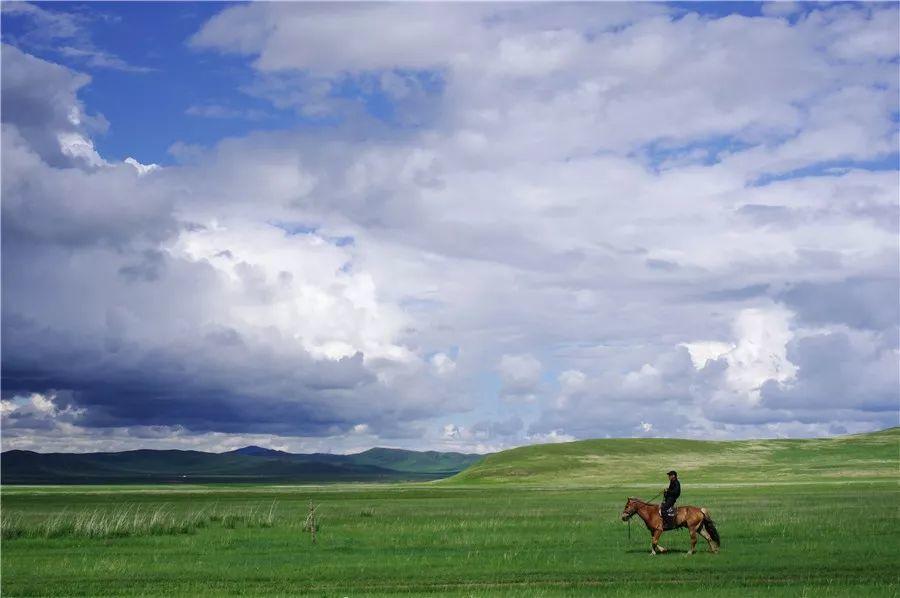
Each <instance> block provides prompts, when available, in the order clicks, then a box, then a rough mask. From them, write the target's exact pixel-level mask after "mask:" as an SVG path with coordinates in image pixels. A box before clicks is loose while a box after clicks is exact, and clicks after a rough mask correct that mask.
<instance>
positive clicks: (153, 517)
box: [0, 501, 276, 540]
mask: <svg viewBox="0 0 900 598" xmlns="http://www.w3.org/2000/svg"><path fill="white" fill-rule="evenodd" d="M275 507H276V503H275V502H274V501H273V502H272V504H271V505H269V507H268V508H262V509H261V508H260V507H259V506H258V505H251V506H250V507H247V508H244V509H229V510H225V511H223V510H219V508H218V505H213V507H212V508H210V509H207V508H202V509H200V510H197V511H188V512H172V511H170V510H169V509H168V508H167V507H166V506H165V505H160V506H156V507H151V508H146V507H145V508H141V507H136V506H132V505H126V506H123V507H121V508H117V509H113V510H102V509H93V510H87V511H69V510H65V509H64V510H63V511H60V512H59V513H54V514H53V515H50V516H49V517H45V518H43V519H39V520H29V519H26V518H25V517H24V516H23V515H22V514H21V513H7V512H4V513H2V515H0V537H2V539H3V540H14V539H17V538H48V539H49V538H65V537H71V538H124V537H128V536H174V535H180V534H192V533H194V532H196V531H197V530H198V529H202V528H205V527H208V526H209V525H210V524H213V523H221V525H222V527H224V528H226V529H234V528H237V527H246V528H254V527H263V528H267V527H273V526H274V525H275Z"/></svg>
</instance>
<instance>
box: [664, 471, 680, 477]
mask: <svg viewBox="0 0 900 598" xmlns="http://www.w3.org/2000/svg"><path fill="white" fill-rule="evenodd" d="M666 475H673V476H675V477H676V478H677V477H678V472H677V471H675V470H674V469H673V470H672V471H670V472H669V473H667V474H666Z"/></svg>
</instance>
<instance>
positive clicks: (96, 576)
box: [0, 430, 900, 596]
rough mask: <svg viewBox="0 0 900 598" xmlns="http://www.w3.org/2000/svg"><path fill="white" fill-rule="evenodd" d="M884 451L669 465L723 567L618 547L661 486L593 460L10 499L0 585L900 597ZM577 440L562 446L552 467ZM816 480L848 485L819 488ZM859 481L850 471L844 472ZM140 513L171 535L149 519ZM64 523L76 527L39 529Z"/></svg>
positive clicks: (121, 590) (179, 591)
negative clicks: (756, 468)
mask: <svg viewBox="0 0 900 598" xmlns="http://www.w3.org/2000/svg"><path fill="white" fill-rule="evenodd" d="M897 440H898V436H897V431H896V430H893V431H888V432H885V433H881V434H880V435H868V436H864V437H856V438H855V439H854V438H851V439H842V440H841V441H840V442H842V443H843V448H841V449H836V448H835V446H831V445H828V446H825V447H822V446H820V447H819V449H818V450H817V449H815V448H813V449H811V450H809V451H807V452H804V451H802V450H800V449H797V450H794V451H793V452H792V453H791V454H790V455H785V454H780V453H779V454H780V457H779V458H778V459H776V461H777V462H779V463H780V465H779V467H786V468H788V469H790V468H792V467H795V468H799V467H800V466H801V465H802V462H803V461H804V460H805V461H807V466H808V468H809V469H810V470H812V474H811V475H809V476H807V475H801V474H799V473H798V475H797V476H795V477H794V478H792V477H791V476H788V475H785V476H781V477H778V478H773V479H770V480H763V479H754V478H755V476H754V475H748V476H747V477H748V478H750V481H749V482H740V481H737V480H735V478H741V477H742V476H741V474H740V473H734V474H733V476H732V477H730V478H728V479H726V480H723V481H716V480H715V477H714V476H712V475H704V470H703V468H702V467H699V469H696V470H692V469H691V467H686V468H683V470H684V472H685V473H683V474H682V478H683V485H684V494H683V496H682V499H681V500H680V501H679V503H680V504H694V505H698V506H706V507H708V508H709V509H710V511H711V513H712V515H713V517H714V518H715V519H716V522H717V524H718V528H719V531H720V532H721V534H722V540H723V546H722V551H721V552H720V553H719V554H718V555H713V554H709V553H707V552H701V553H700V554H698V555H695V556H692V557H688V558H685V557H684V556H683V551H684V550H685V549H686V548H687V546H688V535H687V532H685V531H676V532H668V533H666V534H664V535H663V539H662V544H663V545H664V546H667V547H669V548H670V549H672V552H671V553H669V554H667V555H660V556H653V557H651V556H649V554H648V551H649V536H648V534H647V532H646V530H644V529H642V527H641V526H640V522H639V521H637V520H636V521H634V523H633V524H632V529H631V539H630V540H629V538H628V535H627V531H628V526H627V525H626V524H625V523H623V522H622V521H620V520H619V514H620V513H621V510H622V507H623V505H624V502H625V497H626V496H627V495H634V494H643V495H644V496H650V495H652V494H654V493H655V492H656V491H657V490H658V489H659V487H661V486H662V485H664V482H665V479H664V478H665V476H664V475H662V474H661V473H660V475H658V476H656V477H655V478H650V479H648V478H645V477H644V476H643V473H641V472H640V471H637V472H636V474H635V475H636V477H637V478H640V479H639V480H638V481H636V482H633V483H632V482H627V481H623V480H622V479H621V477H622V475H627V473H628V472H627V468H620V467H610V468H600V469H597V468H596V467H595V465H596V463H595V461H596V459H595V460H593V461H592V460H591V459H584V460H583V461H584V463H585V464H586V467H588V468H589V469H590V470H591V472H590V473H588V472H584V471H580V470H578V469H577V468H575V469H574V470H572V471H570V472H569V473H570V475H569V476H562V477H561V478H558V479H557V478H554V477H553V476H550V477H551V478H552V479H544V478H546V477H547V476H548V475H549V474H547V472H549V471H550V470H549V469H543V468H541V469H540V471H541V472H543V473H541V474H540V475H539V476H537V475H536V476H530V475H521V474H520V475H513V478H514V479H515V480H517V481H518V482H519V483H510V482H509V481H505V480H502V479H499V478H494V479H490V478H489V477H488V476H484V475H481V474H479V475H477V476H472V472H469V473H468V474H463V475H461V476H459V477H458V478H457V479H451V480H446V481H443V482H436V483H435V482H431V483H422V484H391V485H377V486H376V485H366V484H357V485H335V486H317V487H302V486H293V487H287V486H282V487H276V486H115V487H111V486H100V487H98V486H93V487H88V486H77V487H61V486H54V487H33V486H32V487H7V488H4V489H3V493H2V517H3V519H4V526H5V527H4V533H6V530H7V529H12V528H8V527H7V520H10V521H13V522H14V523H15V526H16V529H17V530H19V531H18V532H17V533H16V534H15V535H16V537H13V536H12V535H11V536H9V537H7V538H6V539H4V540H3V544H2V571H0V573H2V582H0V583H2V593H3V595H4V596H47V595H66V596H73V595H145V596H160V595H184V594H202V595H216V594H218V595H223V594H240V595H251V596H252V595H263V594H265V595H298V594H304V595H314V596H375V595H387V594H396V593H406V594H409V595H421V594H434V595H438V594H439V595H460V596H498V595H515V596H557V595H592V594H599V593H603V594H604V595H612V596H654V595H659V596H662V595H672V594H676V595H701V593H703V592H705V593H707V594H708V595H711V596H745V595H748V594H754V595H766V596H803V595H807V596H846V595H851V594H854V595H855V594H861V595H878V596H893V595H898V593H900V577H898V568H897V566H896V565H897V562H898V558H900V557H898V553H900V540H898V538H897V531H898V507H897V504H898V486H897V481H898V476H897V473H898V471H897V467H898V449H900V444H898V442H897ZM603 442H607V441H603ZM610 442H613V441H610ZM619 442H626V443H629V442H631V441H619ZM672 442H678V441H666V440H659V441H655V443H657V444H660V443H672ZM810 442H822V441H810ZM578 444H581V443H575V445H563V449H564V448H565V447H568V452H566V451H565V450H563V454H564V455H566V459H569V458H570V457H572V456H573V455H574V453H573V452H572V451H573V446H575V448H577V445H578ZM651 444H653V443H652V442H651ZM761 444H765V443H761ZM884 447H887V449H888V450H889V451H890V452H889V453H888V456H887V459H886V460H885V459H884V455H885V453H884ZM540 448H544V449H546V457H545V459H543V460H539V461H542V462H543V461H546V460H550V461H552V460H554V459H557V458H558V454H557V453H556V451H560V450H562V449H561V448H559V447H537V448H531V449H528V450H526V451H525V453H526V457H527V458H522V456H521V455H517V454H516V453H515V451H512V452H510V453H505V454H501V455H498V457H499V463H498V462H497V458H494V465H498V464H499V465H502V466H503V467H507V466H510V467H512V468H513V469H515V470H516V471H519V472H522V471H531V469H529V468H530V467H531V466H529V465H528V463H529V462H530V461H531V460H532V459H533V458H535V457H536V456H537V453H539V452H540V451H539V449H540ZM584 448H585V447H582V449H584ZM619 448H621V447H619ZM641 448H642V450H648V449H649V448H651V447H649V446H643V447H641ZM665 448H666V447H665V446H662V447H660V446H656V449H660V450H663V449H665ZM673 448H674V447H673ZM738 448H740V447H738ZM795 448H796V447H795ZM595 449H596V447H593V448H589V449H588V450H581V451H580V452H581V454H582V456H583V457H588V456H590V455H591V454H593V453H592V452H591V451H594V450H595ZM518 450H519V451H522V450H524V449H518ZM623 450H625V449H623ZM628 450H631V449H628ZM759 450H762V449H759ZM772 450H773V451H774V452H777V451H776V450H775V449H772ZM792 450H793V449H792ZM835 451H837V452H835ZM841 451H843V452H841ZM651 452H652V451H651ZM721 452H722V451H721V450H719V451H718V453H717V454H719V455H721ZM554 455H556V456H554ZM791 455H793V456H791ZM841 455H843V456H841ZM595 456H596V455H595ZM620 456H621V455H620ZM601 457H602V455H601ZM878 461H881V465H878V463H877V462H878ZM671 462H672V461H666V462H665V463H664V464H662V465H660V464H659V462H658V461H656V462H655V464H654V467H663V471H664V470H665V468H668V467H669V465H670V463H671ZM788 462H790V466H788V465H786V463H788ZM842 462H843V465H841V463H842ZM860 463H862V464H868V465H860ZM490 464H491V460H490V459H489V460H488V461H487V462H485V463H484V464H482V466H481V467H484V466H489V465H490ZM677 464H678V461H677V459H674V465H677ZM727 466H728V463H727V462H726V461H724V460H721V459H720V460H719V461H717V462H716V465H715V467H718V468H726V469H727ZM623 467H624V466H623ZM731 467H732V468H733V469H734V470H736V471H745V470H746V469H747V468H748V467H750V466H748V465H747V464H746V463H741V462H732V463H731ZM818 467H823V468H825V469H826V470H827V471H829V472H831V473H834V472H836V471H840V470H841V468H842V467H843V468H844V469H845V470H846V471H847V472H848V475H827V476H825V475H822V476H819V475H816V474H815V468H818ZM860 467H862V468H863V469H865V470H866V473H865V475H849V472H854V471H856V472H858V471H859V470H860ZM482 471H484V470H482ZM723 471H724V470H723ZM541 476H544V477H541ZM535 477H537V478H538V479H535ZM725 477H728V476H725ZM657 478H658V479H657ZM569 482H571V483H569ZM310 500H312V501H314V502H315V504H317V505H319V508H318V513H319V517H320V529H319V533H318V543H317V544H315V545H314V544H312V542H311V539H310V536H309V534H308V533H305V532H304V531H303V526H304V522H305V519H306V512H307V504H308V501H310ZM273 502H274V504H275V508H274V511H272V515H271V517H269V516H268V513H269V512H270V509H271V505H272V504H273ZM123 512H125V513H130V515H127V516H125V517H124V518H123V517H122V516H121V514H122V513H123ZM85 513H89V514H90V517H93V518H94V519H93V521H94V523H95V524H96V522H98V521H101V520H103V521H106V522H107V523H109V522H112V521H114V520H116V519H115V516H116V515H117V514H118V515H119V519H118V520H117V521H121V522H122V523H121V527H120V528H117V529H119V532H120V533H116V532H115V528H102V529H101V530H100V531H101V532H102V531H103V530H104V529H105V530H106V532H107V533H93V534H92V533H90V532H88V531H86V530H89V529H93V528H92V527H91V525H89V524H88V520H89V519H90V517H89V516H86V515H85ZM152 513H162V514H164V515H159V520H160V521H162V520H163V518H167V519H165V521H168V522H170V523H172V525H159V526H157V527H156V528H153V527H151V526H149V525H146V524H147V523H148V521H149V519H148V518H147V517H149V515H150V514H152ZM79 514H80V516H81V518H82V519H81V521H82V524H81V528H77V529H76V526H69V527H66V526H64V525H58V524H57V525H56V527H54V526H53V525H50V524H49V523H48V522H50V521H51V520H53V521H68V520H74V519H75V518H77V517H78V516H79ZM135 514H138V515H139V516H138V517H137V518H135ZM141 514H142V515H144V516H145V518H144V519H141V517H140V515H141ZM201 514H202V515H201ZM228 514H231V515H232V518H231V519H230V520H227V522H226V516H227V515H228ZM263 515H265V516H263ZM104 516H106V518H105V519H104ZM129 517H130V519H129ZM54 518H55V519H54ZM179 522H181V523H185V522H188V523H190V522H193V525H183V526H181V527H179V526H178V525H176V524H177V523H179ZM95 527H96V525H95ZM52 530H56V531H52ZM122 530H125V531H122ZM701 542H702V540H701ZM698 547H700V548H702V549H703V550H704V551H705V549H706V546H705V543H703V544H698Z"/></svg>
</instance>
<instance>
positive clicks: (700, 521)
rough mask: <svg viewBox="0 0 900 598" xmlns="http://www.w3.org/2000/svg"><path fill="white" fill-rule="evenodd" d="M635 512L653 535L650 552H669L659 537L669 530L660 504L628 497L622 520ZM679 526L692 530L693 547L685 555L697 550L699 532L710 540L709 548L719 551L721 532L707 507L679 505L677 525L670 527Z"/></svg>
mask: <svg viewBox="0 0 900 598" xmlns="http://www.w3.org/2000/svg"><path fill="white" fill-rule="evenodd" d="M635 513H637V515H638V516H639V517H640V518H641V519H643V520H644V524H645V525H646V526H647V529H648V530H650V534H651V535H652V536H653V537H652V539H651V540H650V554H656V553H657V552H668V551H667V550H666V549H665V548H663V547H662V546H660V545H659V537H660V536H661V535H662V533H663V532H664V531H668V530H664V529H663V520H662V517H660V515H659V505H654V504H651V503H648V502H644V501H643V500H641V499H639V498H634V497H628V502H626V503H625V509H624V510H623V511H622V521H628V520H629V519H631V518H632V517H633V516H634V514H635ZM679 527H686V528H687V529H688V531H689V532H691V549H690V550H689V551H688V553H687V554H686V555H684V556H689V555H692V554H694V552H696V551H695V550H694V547H695V546H696V545H697V534H698V533H699V534H700V535H701V536H703V537H704V538H705V539H706V541H707V542H709V549H710V550H711V551H712V552H719V545H720V544H721V540H720V539H719V532H718V530H716V525H715V523H713V520H712V518H711V517H710V516H709V511H707V510H706V509H705V508H698V507H678V510H677V511H676V513H675V526H674V527H672V528H670V529H678V528H679Z"/></svg>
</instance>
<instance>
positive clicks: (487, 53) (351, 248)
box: [3, 3, 900, 450]
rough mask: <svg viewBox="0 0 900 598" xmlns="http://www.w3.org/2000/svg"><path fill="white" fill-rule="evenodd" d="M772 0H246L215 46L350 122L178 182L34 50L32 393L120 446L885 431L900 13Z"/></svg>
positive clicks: (21, 379)
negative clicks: (430, 1)
mask: <svg viewBox="0 0 900 598" xmlns="http://www.w3.org/2000/svg"><path fill="white" fill-rule="evenodd" d="M767 12H769V13H770V14H769V15H768V16H765V15H764V16H763V17H761V18H752V19H751V18H746V17H742V16H740V15H730V16H726V17H722V18H718V17H711V16H706V15H702V14H698V13H697V12H695V11H692V10H688V9H673V8H670V7H666V6H658V5H649V4H633V5H617V4H603V5H577V6H575V5H573V6H566V7H553V10H551V9H550V7H549V6H541V5H491V6H488V5H427V6H425V5H390V6H389V5H376V4H372V5H327V6H326V5H322V6H319V5H309V4H297V5H295V4H265V3H263V4H251V5H241V6H230V7H227V8H225V9H224V10H223V11H222V12H220V13H219V14H218V15H216V16H215V17H213V18H212V19H211V20H209V21H208V22H207V23H206V24H205V25H204V26H203V28H202V29H201V30H200V31H199V32H197V33H196V35H194V36H193V38H192V39H191V44H192V46H193V47H194V48H195V49H196V51H197V52H203V53H204V56H207V57H210V59H215V55H216V53H229V54H236V55H238V56H242V57H244V58H245V59H246V60H247V62H248V65H249V67H250V69H251V70H252V77H253V78H254V80H253V81H252V82H251V83H250V84H248V85H247V86H246V88H245V89H246V91H247V92H248V93H250V94H253V95H256V96H259V97H264V98H268V99H269V100H271V101H272V102H273V104H274V105H276V106H277V107H291V108H294V109H297V110H298V111H300V112H301V113H303V114H305V115H319V116H320V117H323V121H322V122H326V123H328V124H322V123H319V124H318V125H317V126H316V127H315V128H312V129H304V130H284V131H267V132H258V133H254V134H250V135H247V136H244V137H236V138H231V139H227V140H223V141H221V142H219V143H217V144H214V145H212V146H210V147H201V146H192V145H188V144H184V143H181V144H176V145H175V146H173V148H172V153H173V154H176V155H178V156H179V161H180V164H179V165H176V166H169V167H166V168H160V169H152V165H141V164H139V163H137V162H128V163H127V164H115V163H109V162H107V161H105V160H104V159H103V157H102V156H100V155H99V154H98V153H97V151H96V149H95V148H94V147H93V145H92V141H91V138H92V137H91V136H92V135H94V134H96V133H97V132H99V131H100V130H102V128H103V126H104V122H105V121H104V120H103V118H102V117H101V116H99V115H95V116H88V114H89V110H88V108H89V107H86V106H85V105H84V103H83V101H82V100H81V99H80V98H79V95H78V94H79V91H80V90H82V89H84V87H85V86H86V85H89V79H88V78H87V77H86V76H84V75H82V74H79V73H75V72H74V71H72V70H70V69H66V68H63V67H60V66H58V65H52V64H50V63H47V62H44V61H40V60H39V59H36V58H34V57H32V56H29V55H27V54H25V53H24V52H21V51H19V50H16V49H15V48H11V47H4V49H3V61H4V65H3V66H4V69H3V92H4V93H3V103H4V105H3V118H4V124H3V150H4V151H3V153H4V160H3V279H4V280H3V282H4V284H3V345H4V352H3V374H4V385H5V391H7V390H8V392H11V393H14V394H15V396H19V397H26V396H30V395H31V394H32V393H41V395H42V396H44V395H47V396H50V395H51V394H52V393H56V394H55V395H54V396H56V397H57V399H56V401H57V404H58V405H59V406H60V407H59V408H60V409H63V410H65V409H67V408H70V409H73V410H76V411H77V412H78V413H79V414H80V415H79V422H78V426H79V427H80V428H79V429H80V430H82V431H83V433H84V434H89V433H90V431H91V430H97V431H98V432H97V433H98V434H99V433H100V432H99V431H102V430H116V431H117V432H115V435H114V436H110V437H108V438H107V440H106V442H110V443H117V444H115V445H116V446H120V444H118V443H126V442H127V435H126V436H123V434H126V433H125V432H123V430H128V429H130V428H134V429H135V430H140V429H153V430H168V431H170V432H171V434H172V436H173V438H177V439H178V442H182V443H191V442H194V440H190V438H192V436H191V435H196V438H203V439H205V440H197V441H196V442H201V443H202V442H207V443H209V445H210V446H222V443H223V442H224V440H223V439H222V437H221V436H216V435H219V434H225V433H230V434H236V435H240V437H241V438H257V436H256V435H261V434H275V435H277V436H278V438H279V442H281V443H284V444H285V446H292V447H298V446H301V445H303V446H316V447H323V446H331V447H335V448H337V449H338V450H341V449H344V448H347V447H350V446H357V444H356V443H359V442H361V440H360V438H365V439H366V440H367V441H369V440H371V442H372V443H376V442H379V441H383V442H385V443H389V444H394V445H403V446H413V447H422V446H443V447H447V448H454V449H465V448H466V447H477V448H479V449H481V450H491V449H494V448H499V447H503V446H512V445H516V444H522V443H526V442H539V441H541V442H543V441H546V442H550V441H556V440H570V439H573V438H583V437H590V436H605V435H626V436H630V435H642V434H654V435H685V436H700V437H710V436H711V437H737V436H753V435H815V434H821V433H833V431H834V430H846V431H859V430H863V429H872V428H875V427H879V426H883V425H887V424H890V423H892V419H891V412H890V411H889V410H888V409H887V407H889V406H890V403H891V398H892V397H893V398H894V399H896V392H894V393H893V394H891V392H890V391H891V388H892V385H893V388H894V390H896V382H897V380H896V379H895V377H893V375H892V374H893V373H896V367H895V366H896V346H897V345H896V343H897V333H896V330H897V326H898V322H900V314H898V311H897V304H896V301H893V300H892V301H888V300H886V299H885V297H887V296H889V295H890V296H893V297H894V298H896V291H897V285H898V282H897V277H896V272H897V268H898V262H897V252H896V243H897V234H898V230H897V218H898V207H897V204H896V197H897V191H898V180H897V172H896V168H893V167H890V166H891V164H887V163H886V162H885V161H886V160H888V159H889V158H890V156H892V155H895V152H896V121H895V112H896V96H897V81H896V60H895V59H896V54H897V52H896V37H897V27H898V26H897V22H898V19H897V9H896V7H892V6H886V5H859V6H843V5H840V6H822V7H820V6H815V7H812V6H810V7H808V9H804V10H801V11H796V12H795V11H781V12H779V14H777V15H776V14H772V13H771V11H768V10H767ZM787 12H790V13H791V14H790V15H789V18H785V16H784V15H786V14H787ZM373 22H377V23H382V24H390V25H391V26H390V27H389V28H388V29H384V30H378V33H377V40H376V39H375V36H376V34H375V33H374V31H376V30H375V29H373V28H372V27H371V23H373ZM400 23H403V26H400V25H399V24H400ZM276 25H277V26H276ZM891 36H893V37H892V38H891V39H892V41H891V44H888V43H887V41H886V40H887V38H888V37H891ZM348 40H350V41H348ZM185 105H190V104H189V103H186V104H185ZM372 105H374V106H380V107H382V108H384V107H385V106H388V107H389V108H390V109H385V110H382V111H381V112H378V111H373V110H372V109H371V107H372ZM194 106H195V107H196V109H194V110H193V112H194V113H196V114H197V115H198V116H206V117H225V116H228V117H231V116H238V115H233V114H228V113H226V112H225V111H218V110H215V109H213V107H214V105H213V104H194ZM73 115H74V116H73ZM323 115H327V116H328V117H329V118H330V117H332V116H335V115H338V116H340V117H341V118H338V119H336V120H334V121H333V122H332V121H328V120H327V118H324V116H323ZM398 115H401V116H398ZM411 123H412V124H414V125H415V126H410V124H411ZM61 135H62V136H63V138H64V139H66V140H67V142H66V143H65V144H60V139H61V137H60V136H61ZM66 148H67V149H66ZM873 164H874V166H873ZM885 164H887V166H885ZM61 297H77V301H63V300H62V299H61ZM450 348H452V349H450ZM892 360H893V366H894V367H893V368H892V367H891V363H892ZM840 364H846V367H844V366H843V365H840ZM826 394H827V397H826V396H825V395H826ZM894 407H896V402H895V403H894ZM498 414H499V415H498ZM894 415H895V413H894ZM894 419H895V418H894ZM4 421H5V420H4ZM894 423H895V422H894ZM4 425H5V426H13V428H12V429H17V428H16V426H17V425H18V424H4ZM71 425H74V424H71ZM21 429H24V428H21ZM4 433H6V430H4ZM73 433H74V432H73ZM22 434H25V432H22ZM79 434H82V432H79ZM79 437H80V436H79ZM21 438H22V440H21V442H22V443H25V442H31V441H32V440H33V438H34V435H33V434H32V435H31V436H27V438H28V439H29V440H26V439H25V438H26V436H24V435H23V436H22V437H21ZM341 439H343V440H341ZM85 442H86V441H85ZM98 442H103V441H102V440H98ZM303 443H306V444H305V445H304V444H303ZM323 443H324V444H323Z"/></svg>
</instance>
